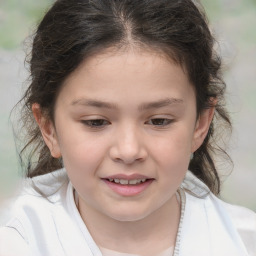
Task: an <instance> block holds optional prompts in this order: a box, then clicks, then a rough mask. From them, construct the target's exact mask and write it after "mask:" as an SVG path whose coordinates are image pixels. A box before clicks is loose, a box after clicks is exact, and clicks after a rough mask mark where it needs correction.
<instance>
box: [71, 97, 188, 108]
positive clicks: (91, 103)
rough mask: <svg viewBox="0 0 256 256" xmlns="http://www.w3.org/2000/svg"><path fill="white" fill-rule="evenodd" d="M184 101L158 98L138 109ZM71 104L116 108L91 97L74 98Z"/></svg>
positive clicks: (160, 106)
mask: <svg viewBox="0 0 256 256" xmlns="http://www.w3.org/2000/svg"><path fill="white" fill-rule="evenodd" d="M183 103H184V101H183V100H182V99H177V98H165V99H160V100H157V101H153V102H147V103H143V104H141V105H140V106H139V108H138V109H139V110H140V111H143V110H150V109H157V108H162V107H168V106H170V105H174V104H183ZM71 105H72V106H76V105H82V106H88V107H96V108H107V109H118V107H117V105H116V104H113V103H109V102H105V101H100V100H93V99H85V98H83V99H78V100H74V101H72V103H71Z"/></svg>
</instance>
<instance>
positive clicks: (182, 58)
mask: <svg viewBox="0 0 256 256" xmlns="http://www.w3.org/2000/svg"><path fill="white" fill-rule="evenodd" d="M214 44H215V40H214V38H213V36H212V34H211V32H210V30H209V28H208V22H207V19H206V17H205V15H204V12H203V10H202V8H201V7H199V5H198V4H195V3H194V2H193V1H192V0H157V1H156V0H57V1H56V2H55V3H54V4H53V6H52V7H51V8H50V9H49V11H48V12H47V13H46V14H45V16H44V18H43V20H42V21H41V23H40V24H39V26H38V28H37V30H36V32H35V35H34V38H33V44H32V51H31V56H30V58H29V65H30V75H31V77H30V84H29V87H28V88H27V90H26V92H25V94H24V96H23V98H22V100H21V103H22V104H23V110H22V120H23V123H24V127H23V128H24V129H26V131H27V135H26V136H27V137H26V140H25V144H24V146H23V148H22V150H21V152H20V156H21V159H23V164H24V163H25V168H26V175H27V177H34V176H38V175H42V174H46V173H49V172H52V171H54V170H56V169H59V168H61V167H62V160H61V159H55V158H53V157H52V156H51V154H50V151H49V149H48V147H47V146H46V144H45V143H44V141H43V138H42V135H41V133H40V129H39V127H38V125H37V124H36V121H35V119H34V117H33V113H32V105H33V104H34V103H37V104H39V106H40V109H41V111H42V114H43V115H44V117H46V119H47V120H49V121H51V122H53V124H54V107H55V101H56V98H57V97H58V93H59V92H60V90H61V88H62V85H63V83H64V81H65V80H66V79H67V78H68V77H69V76H70V74H71V73H72V72H73V71H74V70H76V69H77V68H78V67H79V65H80V64H81V63H82V62H84V61H85V60H86V59H87V58H88V57H89V56H94V55H97V54H99V53H101V52H104V51H106V50H107V49H110V48H111V49H113V51H125V50H126V49H128V48H131V47H132V48H137V49H142V50H149V51H153V52H156V53H159V54H161V55H163V56H165V57H166V58H168V59H171V60H172V61H174V62H175V63H176V64H177V65H180V66H181V67H182V68H183V69H184V72H186V74H187V76H188V78H189V80H190V82H191V84H192V85H193V87H194V90H195V94H196V102H197V116H198V118H199V117H200V113H201V112H202V111H203V110H204V109H207V108H211V107H213V106H215V114H214V118H213V121H212V124H211V126H210V129H209V132H208V135H207V136H206V138H205V140H204V142H203V144H202V145H201V147H200V148H199V149H198V150H197V151H196V152H195V153H194V157H193V159H192V160H191V162H190V165H189V169H190V170H191V171H192V172H193V173H194V174H195V175H196V176H197V177H198V178H199V179H201V180H202V181H203V182H204V183H205V184H206V185H207V186H208V187H209V188H210V189H211V191H212V192H213V193H215V194H218V193H219V192H220V179H219V175H218V172H217V167H216V165H215V163H214V158H215V155H216V153H217V152H222V154H223V155H226V153H225V151H224V150H222V149H221V148H220V146H218V144H217V143H218V139H217V138H216V136H217V135H219V134H222V132H223V131H224V130H225V127H231V123H230V119H229V116H228V113H227V111H226V110H225V105H224V93H225V83H224V82H223V79H222V75H221V60H220V58H219V57H218V55H217V54H216V53H215V51H214ZM223 127H224V128H223ZM218 130H220V131H221V132H218Z"/></svg>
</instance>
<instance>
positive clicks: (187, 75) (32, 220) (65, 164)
mask: <svg viewBox="0 0 256 256" xmlns="http://www.w3.org/2000/svg"><path fill="white" fill-rule="evenodd" d="M213 46H214V39H213V37H212V35H211V33H210V31H209V28H208V26H207V23H206V20H205V17H204V14H203V12H202V11H200V10H199V7H196V5H195V4H194V3H193V1H191V0H157V1H156V0H138V1H136V0H58V1H56V2H55V4H54V5H53V6H52V8H51V9H50V10H49V11H48V12H47V13H46V15H45V17H44V18H43V20H42V22H41V23H40V24H39V26H38V29H37V31H36V34H35V37H34V40H33V48H32V55H31V59H30V71H31V83H30V86H29V87H28V89H27V91H26V93H25V95H24V97H23V102H24V108H23V112H22V114H23V115H22V118H23V121H24V124H25V127H26V128H27V132H28V133H27V134H28V137H27V143H26V145H25V147H24V148H23V150H22V152H21V154H22V156H23V155H26V157H27V158H28V160H29V161H28V164H27V177H28V179H27V185H26V187H25V189H24V192H23V193H22V194H21V195H20V196H19V198H18V200H17V202H16V204H15V206H14V216H13V218H12V219H11V220H10V222H8V223H7V224H6V226H5V227H3V228H2V229H1V232H0V255H1V256H7V255H33V256H34V255H44V256H46V255H58V256H60V255H86V256H89V255H99V256H101V255H103V256H106V255H111V256H114V255H133V256H134V255H144V256H151V255H152V256H156V255H164V256H165V255H166V256H167V255H168V256H170V255H175V256H177V255H180V256H191V255H192V256H193V255H195V256H207V255H212V256H227V255H232V256H238V255H239V256H242V255H244V256H245V255H247V256H248V255H250V256H252V255H256V247H255V246H256V216H255V214H254V213H253V212H251V211H249V210H247V209H243V208H240V207H237V206H231V205H228V204H226V203H224V202H222V201H221V200H220V199H218V198H217V197H216V195H218V194H219V192H220V180H219V176H218V173H217V170H216V166H215V163H214V157H215V153H216V150H217V149H219V147H218V145H216V143H217V142H218V141H217V139H216V132H218V130H219V129H221V128H223V127H224V126H225V125H230V121H229V117H228V115H227V112H226V110H225V108H224V101H223V95H224V91H225V84H224V82H223V81H222V77H221V74H220V59H219V58H218V56H217V55H216V54H215V52H214V50H213ZM187 170H189V171H187Z"/></svg>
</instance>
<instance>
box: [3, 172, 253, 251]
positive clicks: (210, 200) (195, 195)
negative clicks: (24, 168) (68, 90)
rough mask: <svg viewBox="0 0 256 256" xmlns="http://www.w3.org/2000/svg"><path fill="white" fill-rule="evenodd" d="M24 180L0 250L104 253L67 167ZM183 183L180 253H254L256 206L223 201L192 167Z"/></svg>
mask: <svg viewBox="0 0 256 256" xmlns="http://www.w3.org/2000/svg"><path fill="white" fill-rule="evenodd" d="M26 182H27V184H26V186H25V189H24V191H23V193H22V194H21V195H20V196H19V197H18V199H17V201H16V203H15V205H14V208H13V217H12V218H11V220H10V221H9V222H8V223H7V224H6V225H5V227H2V228H1V229H0V256H17V255H19V256H22V255H24V256H27V255H31V256H32V255H33V256H40V255H42V256H48V255H54V256H55V255H56V256H62V255H63V256H64V255H68V256H69V255H72V256H73V255H76V256H80V255H81V256H82V255H83V256H84V255H86V256H102V252H101V251H100V249H99V247H98V246H97V245H96V243H95V242H94V240H93V238H92V237H91V235H90V233H89V231H88V230H87V228H86V225H85V224H84V222H83V220H82V218H81V216H80V214H79V212H78V210H77V208H76V205H75V201H74V196H73V187H72V184H71V183H70V181H69V180H68V178H67V175H66V173H65V170H59V171H56V172H54V173H51V174H46V175H43V176H39V177H36V178H33V179H28V180H26ZM33 184H34V186H35V187H37V188H38V189H39V190H40V191H41V192H43V193H44V195H45V196H44V197H43V196H42V195H40V194H39V193H37V192H36V190H35V189H33ZM181 187H182V188H183V189H184V190H185V191H186V205H185V214H184V219H183V225H182V230H181V236H180V250H179V255H180V256H208V255H209V256H256V214H255V213H254V212H252V211H250V210H248V209H246V208H243V207H238V206H232V205H229V204H226V203H224V202H223V201H221V200H220V199H218V198H217V197H215V196H214V195H213V194H212V193H211V192H210V191H209V189H208V188H207V186H206V185H204V183H202V182H201V181H199V180H198V179H197V178H196V177H195V176H194V175H193V174H192V173H191V172H188V173H187V175H186V178H185V180H184V182H183V183H182V185H181Z"/></svg>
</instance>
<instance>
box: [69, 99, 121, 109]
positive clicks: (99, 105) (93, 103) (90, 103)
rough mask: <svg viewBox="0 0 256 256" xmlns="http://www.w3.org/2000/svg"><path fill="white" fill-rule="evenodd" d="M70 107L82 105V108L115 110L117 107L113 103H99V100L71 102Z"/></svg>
mask: <svg viewBox="0 0 256 256" xmlns="http://www.w3.org/2000/svg"><path fill="white" fill-rule="evenodd" d="M71 105H72V106H75V105H83V106H88V107H96V108H107V109H117V106H116V105H115V104H113V103H109V102H104V101H99V100H92V99H78V100H74V101H72V103H71Z"/></svg>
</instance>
